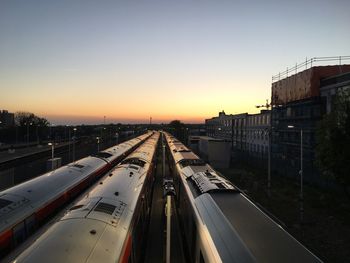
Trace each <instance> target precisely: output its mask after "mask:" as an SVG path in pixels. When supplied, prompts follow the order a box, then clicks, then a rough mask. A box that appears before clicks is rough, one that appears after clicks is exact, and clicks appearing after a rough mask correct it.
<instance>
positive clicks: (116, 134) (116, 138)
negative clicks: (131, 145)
mask: <svg viewBox="0 0 350 263" xmlns="http://www.w3.org/2000/svg"><path fill="white" fill-rule="evenodd" d="M118 139H119V134H118V133H117V132H116V133H115V144H116V145H117V144H118Z"/></svg>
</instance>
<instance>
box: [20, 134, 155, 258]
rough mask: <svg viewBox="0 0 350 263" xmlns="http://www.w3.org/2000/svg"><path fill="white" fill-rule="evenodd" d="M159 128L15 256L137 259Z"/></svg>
mask: <svg viewBox="0 0 350 263" xmlns="http://www.w3.org/2000/svg"><path fill="white" fill-rule="evenodd" d="M159 136H160V134H159V132H155V133H154V134H153V135H152V136H151V137H150V138H148V139H147V140H146V141H145V142H144V143H143V144H142V145H141V146H140V147H138V148H137V149H136V150H135V151H134V152H133V153H131V154H130V155H129V156H128V157H126V158H125V159H124V160H123V161H122V162H121V163H120V164H119V165H117V166H116V167H115V168H114V169H113V170H112V171H111V172H110V173H109V174H108V175H106V176H105V177H103V178H102V179H101V180H100V182H98V183H97V184H96V185H95V186H94V187H93V188H92V189H91V190H90V191H89V192H88V193H87V194H86V195H85V196H84V197H82V198H81V199H80V200H78V201H77V202H76V203H74V204H73V206H72V207H71V208H70V209H69V210H68V211H67V212H66V213H65V215H64V216H63V217H62V218H60V219H59V220H57V221H56V222H55V223H54V224H53V225H52V226H51V227H50V228H49V229H48V230H47V231H46V232H45V233H44V234H43V235H41V236H40V237H39V238H38V239H37V240H36V241H35V242H34V243H33V244H32V245H31V246H30V247H28V248H27V249H26V250H25V251H24V252H23V253H21V254H20V255H19V256H18V257H17V258H16V259H15V262H17V263H20V262H90V263H93V262H104V263H109V262H120V263H126V262H140V261H142V258H143V257H144V255H143V253H142V251H145V249H144V247H145V236H146V231H147V227H148V221H149V215H150V207H151V201H152V188H153V187H152V185H153V182H154V168H155V156H156V149H157V144H158V140H159Z"/></svg>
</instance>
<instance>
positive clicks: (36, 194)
mask: <svg viewBox="0 0 350 263" xmlns="http://www.w3.org/2000/svg"><path fill="white" fill-rule="evenodd" d="M105 164H106V162H105V161H103V160H101V159H99V158H96V157H86V158H84V159H81V160H79V161H77V162H75V163H72V164H69V165H67V166H63V167H61V168H58V169H56V170H54V171H51V172H48V173H46V174H43V175H41V176H39V177H37V178H34V179H32V180H29V181H26V182H24V183H22V184H19V185H17V186H15V187H12V188H10V189H7V190H5V191H2V192H0V230H2V229H5V228H7V227H8V226H10V225H11V224H12V223H13V218H18V217H20V216H21V214H23V217H25V216H26V215H27V213H28V211H31V210H33V209H34V208H35V207H39V206H40V205H42V204H44V203H46V202H47V201H48V200H50V199H52V198H54V197H55V196H57V195H59V194H60V193H62V190H64V189H67V190H68V189H69V188H67V187H68V186H71V187H73V186H74V185H75V184H76V183H78V182H80V181H81V180H82V179H84V177H85V175H89V174H91V173H92V172H94V171H96V170H98V169H100V168H101V167H103V166H104V165H105Z"/></svg>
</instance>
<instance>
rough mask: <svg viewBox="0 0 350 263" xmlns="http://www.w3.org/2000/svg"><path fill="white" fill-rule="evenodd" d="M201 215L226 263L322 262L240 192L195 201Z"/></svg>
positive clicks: (217, 194) (199, 197)
mask: <svg viewBox="0 0 350 263" xmlns="http://www.w3.org/2000/svg"><path fill="white" fill-rule="evenodd" d="M195 204H196V207H197V209H198V212H199V214H200V216H201V218H202V219H203V224H204V225H205V226H206V228H207V230H208V231H209V233H210V236H211V237H212V238H213V242H214V243H215V245H216V247H217V249H218V250H220V251H219V254H220V255H222V258H221V259H222V261H225V262H256V261H258V262H320V260H319V259H318V258H317V257H316V256H315V255H314V254H312V253H311V252H310V251H309V250H307V249H306V248H305V247H304V246H303V245H302V244H300V243H299V242H298V241H297V240H296V239H294V238H293V237H292V236H291V235H290V234H288V233H287V232H286V231H285V230H284V229H283V228H282V227H281V226H280V225H278V224H276V222H274V221H273V220H272V219H271V218H270V217H268V216H267V215H266V214H265V213H263V212H262V211H261V210H260V209H259V208H258V207H256V206H255V205H254V204H253V203H252V202H251V201H250V200H249V199H247V198H246V197H245V196H244V195H242V194H241V193H239V192H236V193H233V192H212V193H206V194H203V195H200V196H198V197H197V198H196V199H195Z"/></svg>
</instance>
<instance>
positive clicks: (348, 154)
mask: <svg viewBox="0 0 350 263" xmlns="http://www.w3.org/2000/svg"><path fill="white" fill-rule="evenodd" d="M316 137H317V147H316V159H317V164H318V166H319V168H320V170H321V171H322V173H323V175H324V176H327V177H330V178H333V179H335V180H336V182H337V183H338V184H340V185H341V186H342V187H343V189H344V191H345V194H346V195H347V196H348V197H349V198H350V191H349V187H350V176H349V175H350V162H349V160H350V147H349V146H350V91H349V90H345V91H339V92H338V94H337V96H336V98H335V101H334V104H333V109H332V112H331V113H330V114H327V115H325V116H324V118H323V120H322V121H321V122H320V124H319V127H318V129H317V131H316Z"/></svg>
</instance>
